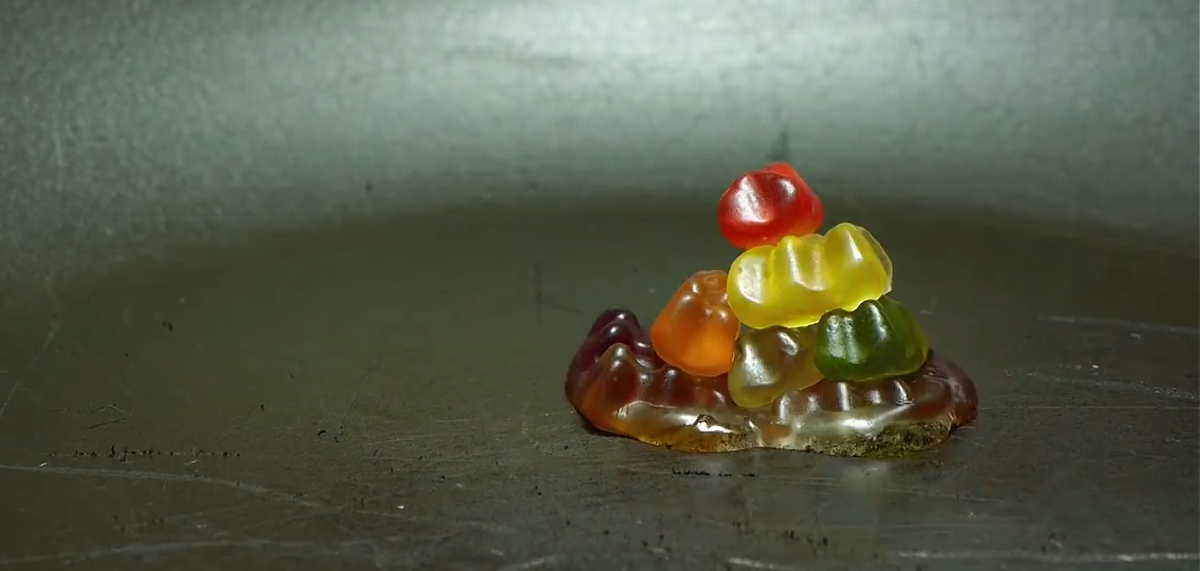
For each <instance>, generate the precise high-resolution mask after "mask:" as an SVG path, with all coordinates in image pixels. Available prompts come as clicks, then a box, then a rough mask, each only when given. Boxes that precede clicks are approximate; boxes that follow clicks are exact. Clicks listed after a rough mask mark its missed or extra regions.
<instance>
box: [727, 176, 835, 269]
mask: <svg viewBox="0 0 1200 571" xmlns="http://www.w3.org/2000/svg"><path fill="white" fill-rule="evenodd" d="M824 217H825V209H824V207H823V206H821V201H820V200H818V199H817V195H816V194H814V193H813V191H812V190H811V189H810V188H809V187H808V185H807V184H805V182H804V180H803V179H801V178H800V175H799V174H797V173H796V170H795V169H793V168H792V167H791V165H789V164H787V163H771V164H769V165H767V166H766V167H765V168H762V169H759V170H756V171H751V172H748V173H746V174H743V175H742V176H740V177H738V179H737V180H735V181H734V182H733V184H731V185H730V186H729V188H728V189H727V190H726V191H725V193H724V194H723V195H721V200H720V202H719V203H718V206H717V226H718V227H719V228H720V230H721V235H722V236H724V237H725V239H726V240H728V241H729V243H730V244H732V245H733V246H734V247H735V248H738V249H741V250H747V249H750V248H753V247H755V246H764V245H771V244H774V243H776V242H778V241H779V239H780V238H783V237H784V236H803V235H805V234H811V233H813V232H815V231H816V230H817V228H818V227H820V226H821V221H822V219H823V218H824Z"/></svg>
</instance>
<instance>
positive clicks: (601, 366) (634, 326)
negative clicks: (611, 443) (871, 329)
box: [566, 309, 978, 456]
mask: <svg viewBox="0 0 1200 571" xmlns="http://www.w3.org/2000/svg"><path fill="white" fill-rule="evenodd" d="M566 396H567V400H569V401H570V402H571V405H572V406H574V407H575V410H576V411H578V412H579V414H580V415H581V416H583V417H584V419H585V420H587V422H588V423H589V424H590V425H592V427H594V428H596V429H597V430H600V431H603V432H608V433H612V434H617V435H622V436H627V437H630V438H634V439H637V440H640V441H642V442H645V443H648V444H652V445H656V446H663V447H667V448H673V449H676V450H681V451H687V452H731V451H735V450H744V449H748V448H784V449H794V450H809V451H814V452H821V453H825V454H831V455H836V456H902V455H906V454H911V453H914V452H918V451H920V450H924V449H927V448H930V447H932V446H935V445H937V444H939V443H941V442H942V441H944V440H945V439H946V438H947V437H948V436H949V434H950V432H951V431H953V430H954V429H955V428H958V427H960V426H963V425H966V424H969V423H971V422H972V421H973V420H975V417H976V414H977V407H978V399H977V397H976V394H975V385H974V383H973V382H972V381H971V379H970V378H969V377H968V376H967V375H966V373H965V372H964V371H963V370H962V369H961V368H959V367H958V366H957V365H955V364H954V363H952V362H950V361H948V360H946V359H942V358H941V357H940V356H939V355H937V354H936V352H934V351H930V354H929V358H928V359H927V360H926V362H925V365H924V366H923V367H922V368H921V370H919V371H917V372H916V373H913V374H911V375H906V376H904V377H896V378H887V379H881V380H877V381H871V382H854V383H847V382H834V381H830V380H828V379H826V380H822V381H820V382H818V383H816V384H814V385H811V386H808V387H806V388H803V389H794V390H789V391H786V392H785V393H784V394H782V395H781V396H779V397H778V398H776V399H775V400H774V401H772V402H770V403H769V404H767V405H766V406H762V407H758V408H743V407H739V406H737V405H736V404H734V402H733V399H732V398H731V397H730V396H729V391H728V387H727V380H726V377H725V376H724V375H722V376H717V377H697V376H694V375H690V374H688V373H685V372H683V371H681V370H680V369H677V368H675V367H671V366H670V365H667V364H666V363H665V362H664V361H663V360H662V359H661V358H660V357H659V356H658V355H657V354H656V353H655V352H654V348H653V347H652V346H651V344H650V342H649V339H648V338H647V335H646V332H645V330H644V329H643V328H642V326H641V324H640V323H639V322H638V319H637V316H636V315H634V313H633V312H632V311H629V310H625V309H609V310H606V311H604V312H603V313H601V314H600V316H599V317H597V318H596V320H595V322H594V323H593V324H592V327H591V329H590V330H589V332H588V335H587V338H586V339H585V340H584V342H583V344H582V346H581V347H580V348H579V351H578V352H577V353H576V354H575V358H574V359H573V360H572V361H571V365H570V368H569V370H568V372H567V381H566Z"/></svg>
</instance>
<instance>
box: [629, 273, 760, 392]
mask: <svg viewBox="0 0 1200 571" xmlns="http://www.w3.org/2000/svg"><path fill="white" fill-rule="evenodd" d="M727 279H728V276H727V275H726V274H725V272H723V271H719V270H717V271H703V272H697V273H695V274H693V275H692V277H690V278H688V279H687V281H685V282H683V285H681V286H679V289H678V290H677V291H676V292H675V295H674V296H672V297H671V300H670V301H668V302H667V305H666V306H665V307H663V310H662V311H661V312H660V313H659V314H658V318H657V319H655V320H654V325H653V326H651V327H650V340H651V342H652V343H654V347H655V349H656V350H657V351H658V355H659V356H660V357H662V359H663V360H664V361H666V362H667V363H668V364H670V365H672V366H674V367H678V368H680V369H683V370H684V371H686V372H688V373H691V374H693V375H700V376H709V377H712V376H716V375H721V374H724V373H725V372H727V371H729V365H730V363H732V362H733V343H734V341H735V340H736V339H737V336H738V333H739V332H740V331H741V329H742V324H741V322H739V321H738V320H737V318H736V317H734V316H733V311H732V310H731V309H729V302H728V298H727V296H726V295H725V284H726V281H727Z"/></svg>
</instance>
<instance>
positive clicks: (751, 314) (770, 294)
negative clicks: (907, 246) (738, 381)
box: [728, 222, 892, 329]
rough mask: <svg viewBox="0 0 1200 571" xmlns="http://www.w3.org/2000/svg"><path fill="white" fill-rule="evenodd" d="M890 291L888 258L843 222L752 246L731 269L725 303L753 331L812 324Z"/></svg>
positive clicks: (862, 231) (876, 244) (866, 234)
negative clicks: (825, 230)
mask: <svg viewBox="0 0 1200 571" xmlns="http://www.w3.org/2000/svg"><path fill="white" fill-rule="evenodd" d="M891 289H892V261H891V259H890V258H889V257H888V255H887V253H886V252H884V250H883V247H882V246H880V245H879V242H877V241H876V240H875V237H874V236H872V235H871V233H870V232H868V231H867V230H866V229H864V228H862V227H860V226H856V225H854V224H850V223H847V222H843V223H841V224H838V225H837V226H834V227H833V228H830V229H829V231H828V232H826V233H825V235H821V234H809V235H807V236H784V237H783V238H782V239H780V241H779V243H778V244H776V245H774V246H758V247H756V248H751V249H749V250H746V251H745V252H742V254H741V255H739V256H738V257H737V259H735V260H734V261H733V264H732V265H731V266H730V268H729V285H728V295H729V306H730V308H732V309H733V313H734V315H736V316H737V317H738V319H739V320H741V322H742V323H744V324H746V325H747V326H749V327H752V328H754V329H762V328H765V327H770V326H772V325H782V326H784V327H792V328H796V327H804V326H806V325H812V324H813V323H816V322H817V320H818V319H820V318H821V315H823V314H825V313H826V312H828V311H830V310H833V309H839V308H840V309H846V310H851V309H854V308H855V307H858V305H859V304H860V303H862V302H864V301H866V300H869V299H877V298H879V297H880V296H882V295H884V294H886V293H888V292H890V291H891Z"/></svg>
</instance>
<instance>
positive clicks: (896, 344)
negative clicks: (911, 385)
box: [816, 296, 929, 381]
mask: <svg viewBox="0 0 1200 571" xmlns="http://www.w3.org/2000/svg"><path fill="white" fill-rule="evenodd" d="M816 329H817V354H816V364H817V368H818V369H819V370H820V371H821V374H823V375H824V376H825V378H827V379H834V380H839V381H840V380H845V381H862V380H871V379H878V378H883V377H889V376H903V375H907V374H909V373H911V372H913V371H916V370H918V369H920V368H921V365H923V364H924V363H925V358H926V356H927V354H928V353H929V343H928V342H927V341H926V339H925V333H924V332H923V331H921V327H920V325H918V324H917V321H916V320H915V319H913V316H912V314H910V313H909V312H908V310H907V309H905V308H904V306H903V305H900V303H899V302H897V301H895V300H893V299H891V298H889V297H886V296H884V297H881V298H879V299H876V300H869V301H864V302H863V303H862V305H860V306H858V307H857V308H855V309H854V310H853V311H846V310H844V309H835V310H833V311H830V312H829V313H827V314H825V315H824V316H822V317H821V320H820V321H819V322H818V323H817V327H816Z"/></svg>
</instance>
